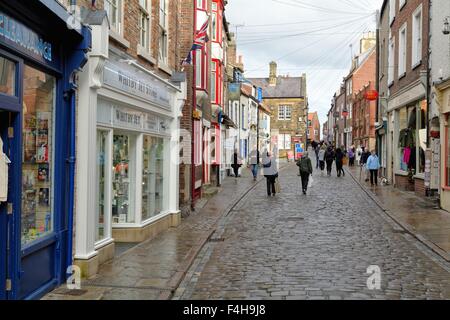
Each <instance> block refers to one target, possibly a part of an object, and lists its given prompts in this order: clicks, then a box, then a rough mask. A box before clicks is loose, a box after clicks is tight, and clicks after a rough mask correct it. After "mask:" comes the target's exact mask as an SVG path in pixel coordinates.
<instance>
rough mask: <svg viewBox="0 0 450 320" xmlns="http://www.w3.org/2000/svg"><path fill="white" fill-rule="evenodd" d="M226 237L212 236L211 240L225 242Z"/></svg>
mask: <svg viewBox="0 0 450 320" xmlns="http://www.w3.org/2000/svg"><path fill="white" fill-rule="evenodd" d="M224 241H225V238H211V239H209V242H224Z"/></svg>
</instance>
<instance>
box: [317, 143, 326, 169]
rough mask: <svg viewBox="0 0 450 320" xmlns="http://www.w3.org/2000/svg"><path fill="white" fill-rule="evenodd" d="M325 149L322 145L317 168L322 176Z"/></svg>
mask: <svg viewBox="0 0 450 320" xmlns="http://www.w3.org/2000/svg"><path fill="white" fill-rule="evenodd" d="M326 151H327V150H326V147H325V146H324V145H322V147H321V148H320V150H319V167H320V172H321V174H322V175H323V170H324V169H325V153H326Z"/></svg>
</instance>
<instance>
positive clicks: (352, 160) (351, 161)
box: [349, 157, 355, 167]
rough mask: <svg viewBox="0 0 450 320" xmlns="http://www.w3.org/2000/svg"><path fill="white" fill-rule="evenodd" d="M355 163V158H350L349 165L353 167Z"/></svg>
mask: <svg viewBox="0 0 450 320" xmlns="http://www.w3.org/2000/svg"><path fill="white" fill-rule="evenodd" d="M354 165H355V158H354V157H353V158H350V159H349V166H350V167H353V166H354Z"/></svg>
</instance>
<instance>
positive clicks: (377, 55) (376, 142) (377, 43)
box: [369, 10, 381, 156]
mask: <svg viewBox="0 0 450 320" xmlns="http://www.w3.org/2000/svg"><path fill="white" fill-rule="evenodd" d="M376 19H377V34H376V48H375V50H376V67H375V68H376V70H375V73H376V79H375V90H376V91H377V92H378V93H379V92H380V82H379V80H380V10H377V12H376ZM380 103H381V100H380V99H379V97H378V98H377V100H376V104H377V107H376V108H375V122H378V121H379V120H380V119H379V116H380V110H379V109H380ZM369 110H370V103H369ZM378 138H379V135H378V131H377V130H376V128H375V150H377V153H378V155H379V156H380V155H381V150H379V147H380V143H379V141H378Z"/></svg>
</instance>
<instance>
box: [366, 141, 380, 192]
mask: <svg viewBox="0 0 450 320" xmlns="http://www.w3.org/2000/svg"><path fill="white" fill-rule="evenodd" d="M367 169H368V170H369V171H370V184H371V185H372V187H373V186H374V185H378V170H379V169H380V160H379V159H378V156H377V154H376V152H375V150H372V153H371V155H370V156H369V158H368V159H367Z"/></svg>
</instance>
